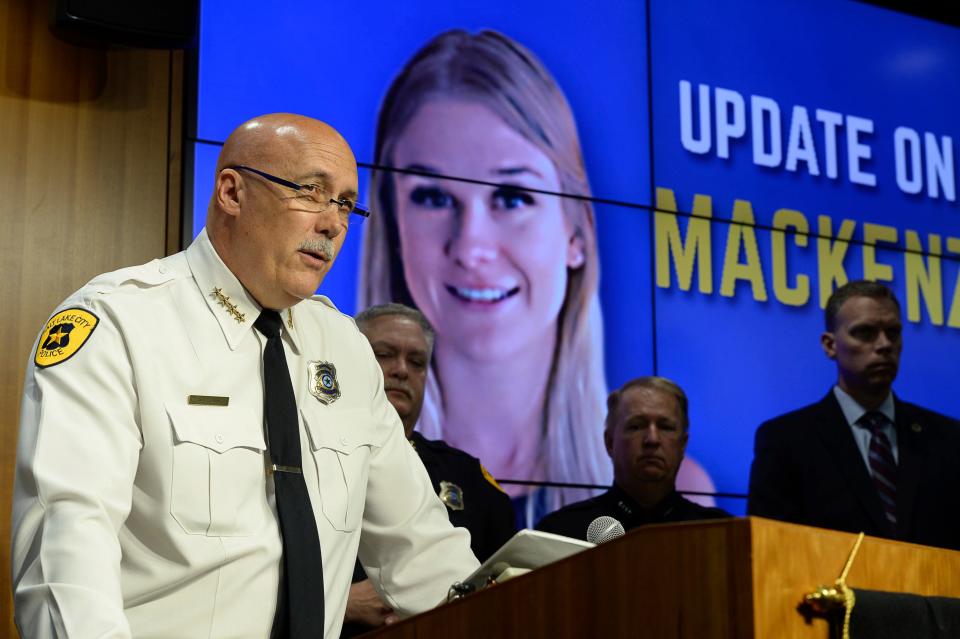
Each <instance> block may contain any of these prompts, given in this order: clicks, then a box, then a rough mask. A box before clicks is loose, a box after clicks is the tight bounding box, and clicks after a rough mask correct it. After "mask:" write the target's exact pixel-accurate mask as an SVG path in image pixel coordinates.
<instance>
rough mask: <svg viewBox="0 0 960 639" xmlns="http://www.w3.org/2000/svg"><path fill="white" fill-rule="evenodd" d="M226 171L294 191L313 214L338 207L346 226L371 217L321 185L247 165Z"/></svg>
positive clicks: (354, 204) (368, 213) (240, 165)
mask: <svg viewBox="0 0 960 639" xmlns="http://www.w3.org/2000/svg"><path fill="white" fill-rule="evenodd" d="M223 168H225V169H234V170H238V171H249V172H250V173H254V174H256V175H259V176H260V177H262V178H263V179H265V180H269V181H270V182H273V183H274V184H279V185H280V186H282V187H285V188H288V189H293V190H294V191H297V192H298V193H299V194H300V195H299V199H300V200H301V202H302V204H303V207H304V210H306V211H309V212H311V213H323V212H325V211H329V210H330V208H331V206H336V207H337V212H338V213H339V214H340V217H341V219H342V220H343V223H344V224H346V223H348V222H349V220H351V219H356V220H357V221H358V222H362V221H363V220H364V219H365V218H368V217H370V210H369V209H367V208H366V207H364V206H361V205H359V204H357V203H356V202H354V201H353V200H351V199H348V198H343V197H342V198H335V197H332V196H331V194H330V193H328V192H327V191H326V190H324V188H323V187H322V186H320V185H319V184H298V183H296V182H292V181H290V180H285V179H283V178H281V177H277V176H276V175H271V174H270V173H267V172H266V171H261V170H260V169H255V168H253V167H252V166H247V165H246V164H233V165H231V166H225V167H223ZM351 214H353V215H356V216H358V217H356V218H351V217H350V215H351Z"/></svg>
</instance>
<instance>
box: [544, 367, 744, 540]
mask: <svg viewBox="0 0 960 639" xmlns="http://www.w3.org/2000/svg"><path fill="white" fill-rule="evenodd" d="M689 427H690V422H689V418H688V413H687V395H686V393H684V392H683V389H682V388H680V387H679V386H677V385H676V384H675V383H674V382H672V381H670V380H669V379H666V378H665V377H638V378H636V379H632V380H630V381H629V382H627V383H626V384H624V385H623V386H621V387H620V388H619V389H617V390H615V391H613V392H612V393H610V396H609V397H608V398H607V420H606V428H605V429H604V432H603V441H604V443H605V444H606V447H607V453H608V454H609V455H610V459H611V460H612V461H613V486H612V487H611V488H610V490H608V491H607V492H605V493H603V494H602V495H598V496H597V497H594V498H593V499H587V500H585V501H578V502H576V503H573V504H570V505H568V506H564V507H563V508H561V509H560V510H558V511H556V512H553V513H550V514H549V515H547V516H546V517H544V518H543V519H541V520H540V523H538V524H537V530H543V531H545V532H551V533H556V534H558V535H564V536H566V537H575V538H579V539H586V538H587V529H588V528H589V527H590V524H591V523H592V522H593V521H594V520H595V519H597V518H598V517H604V516H606V517H613V518H614V519H616V520H617V521H619V522H620V523H621V524H622V525H623V528H624V529H625V530H632V529H633V528H636V527H638V526H642V525H644V524H662V523H667V522H679V521H691V520H696V519H717V518H721V517H729V516H730V513H728V512H726V511H725V510H721V509H719V508H707V507H705V506H701V505H699V504H695V503H693V502H692V501H690V500H688V499H685V498H684V497H683V496H681V495H680V493H678V492H677V489H676V487H675V482H676V478H677V471H678V470H679V468H680V462H682V461H683V455H684V452H685V451H686V449H687V439H688V438H689V434H690V433H689Z"/></svg>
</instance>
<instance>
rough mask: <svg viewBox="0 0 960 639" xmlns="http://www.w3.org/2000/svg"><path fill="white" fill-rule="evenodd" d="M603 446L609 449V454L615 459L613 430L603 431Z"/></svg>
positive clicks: (605, 429) (606, 429)
mask: <svg viewBox="0 0 960 639" xmlns="http://www.w3.org/2000/svg"><path fill="white" fill-rule="evenodd" d="M603 445H604V446H606V447H607V454H608V455H610V457H613V429H610V428H604V429H603Z"/></svg>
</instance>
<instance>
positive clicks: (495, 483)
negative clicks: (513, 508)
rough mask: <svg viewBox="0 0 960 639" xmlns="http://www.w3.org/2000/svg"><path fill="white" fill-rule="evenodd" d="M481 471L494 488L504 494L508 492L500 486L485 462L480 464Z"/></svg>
mask: <svg viewBox="0 0 960 639" xmlns="http://www.w3.org/2000/svg"><path fill="white" fill-rule="evenodd" d="M480 472H481V473H483V478H484V479H486V480H487V481H488V482H490V484H491V485H492V486H493V487H494V488H496V489H497V490H499V491H500V492H501V493H503V494H504V495H506V494H507V491H505V490H504V489H503V488H501V487H500V484H498V483H497V480H496V479H494V478H493V475H491V474H490V471H489V470H487V469H486V468H485V467H484V465H483V464H480Z"/></svg>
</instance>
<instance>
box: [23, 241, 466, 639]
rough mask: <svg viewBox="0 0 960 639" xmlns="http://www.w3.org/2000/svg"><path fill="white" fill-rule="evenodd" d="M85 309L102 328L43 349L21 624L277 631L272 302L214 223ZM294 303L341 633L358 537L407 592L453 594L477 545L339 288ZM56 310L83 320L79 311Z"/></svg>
mask: <svg viewBox="0 0 960 639" xmlns="http://www.w3.org/2000/svg"><path fill="white" fill-rule="evenodd" d="M216 291H219V295H218V294H217V292H216ZM70 308H76V309H81V310H82V311H84V313H89V314H91V315H92V316H93V317H94V318H95V319H96V320H97V322H96V325H95V326H94V328H93V331H92V333H90V334H89V337H88V338H87V340H86V342H84V343H83V344H82V346H81V347H80V348H79V350H76V352H74V353H73V354H72V355H71V356H70V357H69V358H67V359H65V360H64V361H62V362H60V363H56V364H54V365H51V366H46V367H42V368H41V367H38V366H36V365H35V363H34V362H33V361H31V362H30V364H29V367H28V371H27V375H26V384H25V388H24V396H23V404H22V409H21V422H20V440H19V447H18V451H17V475H16V483H15V489H14V507H13V557H12V564H13V581H14V590H15V607H16V620H17V623H18V626H19V628H20V631H21V633H22V635H23V636H24V637H30V638H31V639H33V638H44V637H130V636H134V637H138V638H140V637H143V638H147V637H157V638H164V639H170V638H174V637H176V638H178V639H188V638H193V637H263V638H266V637H268V636H269V634H270V628H271V624H272V621H273V616H274V611H275V607H276V600H277V587H278V581H279V576H280V575H279V570H280V569H279V566H280V557H281V551H282V545H281V541H280V535H279V530H278V525H277V517H276V513H275V507H274V505H273V496H272V490H273V482H272V479H271V478H270V476H269V473H267V472H266V470H265V469H266V468H267V465H268V454H267V452H266V448H267V446H266V443H265V440H264V427H263V379H262V359H261V357H262V351H263V347H264V344H265V338H263V337H262V336H261V335H260V334H259V333H258V332H257V331H256V330H255V329H254V328H253V323H254V321H255V320H256V318H257V316H258V315H259V312H260V307H259V306H258V305H257V303H256V301H255V300H254V299H253V298H252V297H251V296H250V295H249V294H248V293H247V292H246V291H245V290H244V288H243V287H242V286H241V284H240V282H239V281H238V280H237V279H236V277H235V276H234V275H233V274H232V273H231V272H230V271H229V270H228V269H227V268H226V266H225V265H224V264H223V262H222V261H221V260H220V259H219V257H218V256H217V254H216V252H215V250H214V249H213V247H212V245H211V244H210V242H209V239H208V238H207V235H206V232H203V233H201V235H200V236H199V237H198V238H197V240H196V241H195V242H194V243H193V244H192V245H191V246H190V248H188V249H187V250H186V251H184V252H182V253H179V254H177V255H174V256H171V257H169V258H165V259H163V260H155V261H153V262H150V263H149V264H146V265H143V266H138V267H133V268H128V269H123V270H120V271H116V272H113V273H108V274H106V275H102V276H100V277H98V278H96V279H94V280H93V281H91V282H90V283H89V284H87V285H86V286H84V287H83V288H82V289H80V290H79V291H78V292H77V293H75V294H74V295H72V296H71V297H70V298H68V299H67V300H66V301H65V302H64V303H63V304H62V305H61V307H60V309H61V310H64V309H70ZM281 315H282V317H283V319H284V332H283V341H284V349H285V353H286V357H287V363H288V366H289V369H290V375H291V378H292V382H293V386H294V389H295V393H296V398H297V405H298V408H299V413H300V441H301V447H302V454H303V475H304V480H305V481H306V484H307V488H308V491H309V493H310V500H311V502H312V506H313V510H314V514H315V515H316V519H317V527H318V530H319V533H320V542H321V548H322V553H323V568H324V585H325V590H326V599H325V605H326V628H325V635H324V636H325V637H328V638H333V637H336V636H338V634H339V631H340V625H341V621H342V617H343V612H344V609H345V606H346V597H347V591H348V588H349V585H350V579H351V575H352V573H353V563H354V557H355V556H356V554H357V550H358V546H359V553H360V560H361V562H362V563H363V565H364V568H365V569H366V570H367V573H368V574H369V575H370V576H371V577H372V578H373V579H374V581H375V582H379V584H380V586H381V588H382V594H383V596H384V598H385V599H386V601H387V602H388V603H389V604H390V605H391V606H393V607H395V608H396V609H397V610H399V611H400V612H401V613H402V614H412V613H416V612H419V611H423V610H426V609H428V608H430V607H432V606H434V605H436V604H437V603H438V602H439V601H441V600H442V599H443V598H444V596H445V595H446V591H447V589H448V587H449V586H450V584H451V583H453V582H454V581H457V580H459V579H462V578H463V577H465V576H467V575H468V574H469V573H470V572H472V571H473V570H474V569H475V568H476V566H477V563H476V559H475V558H474V557H473V555H472V553H471V552H470V549H469V541H470V539H469V535H468V534H467V533H466V532H465V531H463V530H461V529H455V528H453V527H451V526H450V524H449V521H448V520H447V515H446V512H445V509H444V506H443V504H442V503H441V502H440V500H439V499H438V498H437V496H436V495H435V494H434V492H433V490H432V488H431V485H430V480H429V478H428V477H427V474H426V472H425V471H424V468H423V465H422V464H421V463H420V461H419V459H418V458H417V456H416V454H415V453H414V451H413V450H411V448H410V446H409V444H407V442H406V439H405V438H404V435H403V428H402V426H401V424H400V420H399V419H398V417H397V415H396V412H395V411H394V410H393V407H392V406H391V405H390V404H389V403H388V401H387V399H386V396H385V395H384V392H383V377H382V374H381V372H380V368H379V367H378V365H377V363H376V361H375V359H374V358H373V355H372V353H371V351H370V347H369V345H368V344H367V342H366V339H365V338H364V337H363V336H362V335H361V334H360V333H359V332H358V331H357V329H356V327H355V326H354V324H353V321H352V320H351V319H350V318H348V317H346V316H344V315H342V314H341V313H339V312H338V311H337V310H336V309H335V308H334V307H333V305H332V304H331V303H330V302H329V301H328V300H326V299H325V298H322V297H319V298H314V299H312V300H305V301H303V302H301V303H299V304H297V305H295V306H294V307H292V308H291V309H289V312H288V311H284V312H283V313H282V314H281ZM54 317H55V318H57V317H60V318H61V319H62V318H64V317H66V318H67V320H65V321H66V323H67V324H66V328H67V329H69V328H70V325H69V322H70V321H73V320H70V317H72V315H71V314H69V313H68V314H62V313H59V312H58V314H55V315H54ZM83 317H87V318H88V319H89V316H88V315H83ZM58 321H59V320H58ZM77 321H79V320H77ZM75 328H76V330H75V331H74V332H73V333H70V336H72V338H73V339H74V341H73V345H74V346H76V344H77V343H79V341H81V339H82V331H81V330H80V329H81V328H82V327H79V328H77V327H75ZM47 333H48V331H46V330H45V331H44V334H42V335H41V338H42V339H41V342H40V343H38V345H37V346H36V349H35V352H41V351H42V354H43V356H44V357H47V356H48V355H50V353H56V352H57V351H55V350H44V348H45V344H46V345H47V346H48V347H49V348H50V349H53V348H54V347H53V345H51V343H50V340H49V339H43V338H44V335H45V334H47ZM56 333H57V335H56V336H55V339H57V340H60V342H61V344H62V345H65V346H66V345H67V340H65V339H64V337H63V336H62V335H61V333H63V331H62V330H57V331H56ZM49 361H50V360H49V358H48V359H46V360H43V362H49ZM43 362H42V363H43ZM311 362H327V363H329V364H332V365H333V366H334V367H335V369H336V383H337V385H338V387H339V390H340V393H341V395H340V397H339V398H338V399H337V400H336V401H334V402H332V403H330V404H329V405H327V404H324V403H322V402H321V401H320V400H318V399H317V398H316V397H315V396H314V394H312V393H311V384H315V383H316V382H317V380H316V379H314V377H315V375H313V374H312V372H311V370H310V363H311ZM191 395H192V396H205V397H217V398H229V400H228V402H229V403H228V405H226V406H216V405H203V404H197V403H196V402H197V399H196V398H194V399H193V400H188V397H189V396H191ZM216 401H218V402H219V403H223V400H222V399H221V400H216ZM361 531H362V533H363V534H362V536H361ZM318 603H319V602H318Z"/></svg>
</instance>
